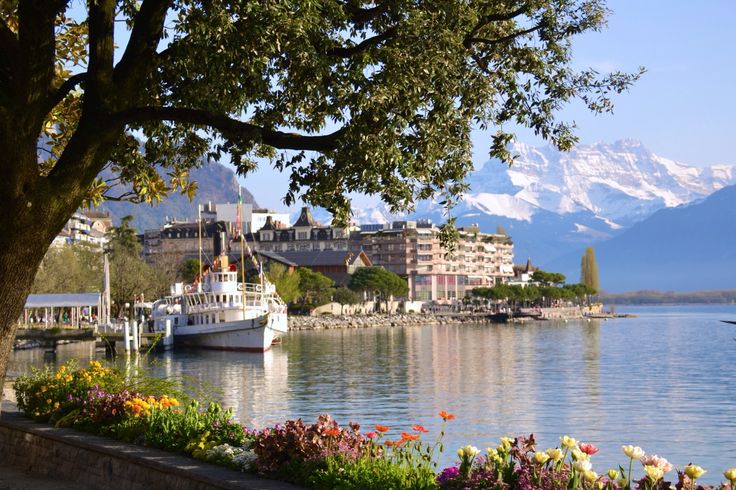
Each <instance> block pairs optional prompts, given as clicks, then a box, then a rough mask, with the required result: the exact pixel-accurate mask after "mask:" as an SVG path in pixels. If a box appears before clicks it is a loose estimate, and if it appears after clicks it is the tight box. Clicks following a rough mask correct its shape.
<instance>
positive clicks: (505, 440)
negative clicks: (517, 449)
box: [501, 437, 514, 449]
mask: <svg viewBox="0 0 736 490" xmlns="http://www.w3.org/2000/svg"><path fill="white" fill-rule="evenodd" d="M513 442H514V440H513V439H512V438H511V437H502V438H501V444H503V447H504V448H506V449H509V448H511V443H513Z"/></svg>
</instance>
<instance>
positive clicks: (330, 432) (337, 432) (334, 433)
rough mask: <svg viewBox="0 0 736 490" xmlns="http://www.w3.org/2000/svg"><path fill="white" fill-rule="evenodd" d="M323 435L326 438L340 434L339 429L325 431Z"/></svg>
mask: <svg viewBox="0 0 736 490" xmlns="http://www.w3.org/2000/svg"><path fill="white" fill-rule="evenodd" d="M324 434H325V435H326V436H328V437H330V436H336V435H339V434H340V429H327V430H326V431H325V432H324Z"/></svg>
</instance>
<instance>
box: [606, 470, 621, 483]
mask: <svg viewBox="0 0 736 490" xmlns="http://www.w3.org/2000/svg"><path fill="white" fill-rule="evenodd" d="M620 475H621V473H619V471H618V470H614V469H613V468H611V469H610V470H608V478H610V479H611V481H616V480H618V477H619V476H620Z"/></svg>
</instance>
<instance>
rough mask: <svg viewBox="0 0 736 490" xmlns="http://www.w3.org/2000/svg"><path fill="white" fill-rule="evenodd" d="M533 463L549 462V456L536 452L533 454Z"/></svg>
mask: <svg viewBox="0 0 736 490" xmlns="http://www.w3.org/2000/svg"><path fill="white" fill-rule="evenodd" d="M534 461H536V462H537V463H539V464H544V463H546V462H547V461H549V454H547V453H543V452H540V451H537V452H535V453H534Z"/></svg>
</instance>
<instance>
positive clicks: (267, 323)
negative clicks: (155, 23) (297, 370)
mask: <svg viewBox="0 0 736 490" xmlns="http://www.w3.org/2000/svg"><path fill="white" fill-rule="evenodd" d="M237 276H238V273H237V269H236V267H235V264H231V265H230V266H228V260H227V256H220V258H219V259H218V260H217V261H216V263H215V266H214V267H212V268H210V269H209V270H208V271H207V272H206V273H204V274H203V277H202V280H201V281H197V282H196V283H195V284H193V285H187V286H184V285H183V284H182V283H178V284H175V285H174V286H173V287H172V294H171V295H170V296H167V297H165V298H163V299H160V300H158V301H156V302H155V303H154V304H153V311H152V317H153V321H154V328H155V330H157V331H163V330H164V329H165V325H166V321H167V320H168V321H169V322H170V325H171V328H172V331H173V336H174V344H175V345H186V346H192V347H202V348H207V349H220V350H237V351H253V352H265V351H267V350H268V349H269V348H270V347H271V344H272V343H273V342H274V340H275V339H276V338H277V335H278V334H281V333H285V332H286V331H287V330H288V321H287V316H286V305H285V304H284V302H283V301H281V298H279V296H278V294H276V287H275V286H274V285H273V284H271V283H269V282H268V281H266V280H265V278H264V279H263V282H262V283H259V284H256V283H240V282H238V277H237Z"/></svg>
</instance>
